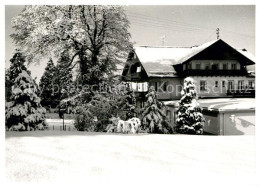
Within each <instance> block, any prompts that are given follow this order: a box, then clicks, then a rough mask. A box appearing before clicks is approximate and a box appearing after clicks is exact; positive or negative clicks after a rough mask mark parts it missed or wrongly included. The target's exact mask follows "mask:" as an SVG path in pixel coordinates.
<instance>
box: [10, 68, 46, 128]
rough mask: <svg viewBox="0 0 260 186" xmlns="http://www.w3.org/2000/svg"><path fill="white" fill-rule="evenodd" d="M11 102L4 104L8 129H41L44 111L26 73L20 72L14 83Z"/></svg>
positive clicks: (37, 91) (32, 82)
mask: <svg viewBox="0 0 260 186" xmlns="http://www.w3.org/2000/svg"><path fill="white" fill-rule="evenodd" d="M12 88H13V91H12V96H11V101H10V102H8V103H7V104H6V110H5V117H6V126H7V128H8V129H10V128H11V127H12V129H14V130H32V129H36V128H39V129H43V128H44V125H45V124H44V119H45V112H46V110H45V109H44V108H43V107H42V106H41V104H40V98H39V97H38V95H37V94H38V93H39V88H38V86H37V84H36V83H35V81H34V80H33V79H32V78H31V76H30V75H29V74H28V72H27V71H25V70H22V72H21V73H20V74H19V75H18V77H17V78H16V79H15V81H14V85H13V87H12Z"/></svg>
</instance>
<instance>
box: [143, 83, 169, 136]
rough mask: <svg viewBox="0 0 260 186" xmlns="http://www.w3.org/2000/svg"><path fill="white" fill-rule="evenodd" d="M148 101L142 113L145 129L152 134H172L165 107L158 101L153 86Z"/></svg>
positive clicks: (147, 97)
mask: <svg viewBox="0 0 260 186" xmlns="http://www.w3.org/2000/svg"><path fill="white" fill-rule="evenodd" d="M146 99H147V101H146V103H145V106H144V108H143V113H142V121H143V124H142V126H143V129H144V130H146V131H148V132H150V133H172V132H173V130H172V127H171V126H170V125H169V123H168V121H167V120H166V115H165V106H164V104H163V103H162V102H160V101H158V100H157V96H156V92H155V90H154V87H153V86H151V87H150V88H149V91H148V93H147V94H146Z"/></svg>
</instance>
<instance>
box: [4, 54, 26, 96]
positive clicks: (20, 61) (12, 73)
mask: <svg viewBox="0 0 260 186" xmlns="http://www.w3.org/2000/svg"><path fill="white" fill-rule="evenodd" d="M10 62H11V64H10V67H9V69H7V70H6V72H5V99H6V101H10V98H11V94H12V86H13V85H14V81H15V79H16V78H17V77H18V75H19V74H20V73H21V72H22V70H24V71H27V73H29V74H30V72H29V71H28V70H27V68H26V66H25V65H24V63H25V56H24V55H23V54H22V52H21V51H20V50H16V52H15V54H14V55H13V57H12V58H11V59H10Z"/></svg>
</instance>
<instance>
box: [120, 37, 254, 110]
mask: <svg viewBox="0 0 260 186" xmlns="http://www.w3.org/2000/svg"><path fill="white" fill-rule="evenodd" d="M254 64H255V59H254V56H253V55H252V54H250V53H249V52H247V51H246V50H245V49H241V50H240V49H239V50H237V49H234V48H233V47H232V46H230V45H229V44H227V43H226V42H224V41H223V40H221V39H218V40H215V41H212V42H209V43H205V44H202V45H200V46H193V47H150V46H137V47H134V48H133V50H132V51H131V52H130V53H129V55H128V59H127V61H126V63H125V66H124V69H123V72H122V80H123V81H126V82H129V83H130V85H131V86H132V88H133V90H134V91H135V93H136V94H137V97H138V98H139V99H140V100H143V99H142V98H143V97H144V94H145V92H146V91H147V90H148V87H150V86H154V87H155V89H156V91H157V93H158V98H159V99H160V100H165V101H166V100H177V99H180V96H181V94H180V93H181V89H182V85H183V80H184V78H185V77H192V78H193V79H194V80H195V84H196V87H197V92H198V94H199V96H200V97H228V96H234V95H243V96H245V95H246V96H250V95H251V96H254V89H255V76H254V75H253V74H252V73H249V72H248V70H247V66H249V65H254ZM141 104H143V103H141ZM140 106H141V107H142V105H140Z"/></svg>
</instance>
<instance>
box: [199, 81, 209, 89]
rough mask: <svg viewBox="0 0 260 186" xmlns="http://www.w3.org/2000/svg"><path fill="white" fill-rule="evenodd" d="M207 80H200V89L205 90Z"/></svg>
mask: <svg viewBox="0 0 260 186" xmlns="http://www.w3.org/2000/svg"><path fill="white" fill-rule="evenodd" d="M206 87H207V82H206V81H200V90H202V91H204V90H206Z"/></svg>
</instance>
